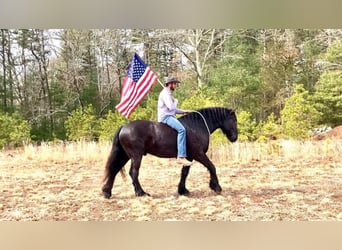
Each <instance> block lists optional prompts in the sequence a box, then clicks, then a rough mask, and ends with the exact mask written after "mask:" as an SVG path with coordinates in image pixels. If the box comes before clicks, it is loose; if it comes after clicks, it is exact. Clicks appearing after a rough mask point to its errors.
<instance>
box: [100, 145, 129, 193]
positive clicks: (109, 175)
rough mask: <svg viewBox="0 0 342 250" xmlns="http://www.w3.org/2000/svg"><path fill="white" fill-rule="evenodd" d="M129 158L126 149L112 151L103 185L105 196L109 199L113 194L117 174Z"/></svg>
mask: <svg viewBox="0 0 342 250" xmlns="http://www.w3.org/2000/svg"><path fill="white" fill-rule="evenodd" d="M128 160H129V158H128V156H127V155H126V153H125V152H124V151H119V150H117V151H114V152H111V154H110V156H109V158H108V160H107V163H106V169H105V177H104V181H105V184H104V185H103V187H102V193H103V195H104V197H105V198H107V199H109V198H110V197H111V196H112V188H113V185H114V180H115V176H116V175H117V174H118V173H119V171H120V170H121V169H122V168H123V167H124V166H125V164H126V163H127V162H128Z"/></svg>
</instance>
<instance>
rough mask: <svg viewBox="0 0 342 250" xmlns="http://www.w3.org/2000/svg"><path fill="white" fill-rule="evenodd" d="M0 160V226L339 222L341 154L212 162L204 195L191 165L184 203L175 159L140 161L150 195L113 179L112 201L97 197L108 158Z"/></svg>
mask: <svg viewBox="0 0 342 250" xmlns="http://www.w3.org/2000/svg"><path fill="white" fill-rule="evenodd" d="M0 156H1V157H0V173H1V177H0V178H1V183H0V220H2V221H37V220H38V221H42V220H43V221H174V220H177V221H178V220H179V221H282V220H285V221H330V220H334V221H335V220H342V206H341V204H342V160H341V155H336V157H334V156H329V157H322V156H321V155H316V156H314V157H312V158H300V157H299V158H298V159H292V160H289V159H285V158H282V157H274V158H272V159H267V160H263V159H262V160H251V161H249V162H244V163H238V162H232V163H230V162H225V163H222V162H221V163H219V164H218V163H215V161H214V160H213V162H214V164H215V165H216V169H217V175H218V178H219V181H220V184H221V187H222V189H223V191H222V193H221V194H220V195H217V194H215V193H214V192H213V191H212V190H210V189H209V185H208V184H209V174H208V172H207V171H206V169H205V168H204V167H203V166H202V165H200V164H198V163H196V164H194V165H193V166H192V168H191V170H190V174H189V176H188V179H187V188H188V189H189V190H190V192H191V194H190V196H189V197H183V196H179V195H178V194H177V185H178V182H179V178H180V171H181V168H180V167H179V166H176V165H175V164H174V160H172V159H160V158H156V157H153V156H146V157H145V158H144V159H143V163H142V167H141V171H140V182H141V184H142V186H143V188H144V190H145V191H146V192H148V193H150V194H151V196H150V197H135V196H134V192H133V187H132V184H131V180H130V177H129V176H127V180H126V181H125V180H123V178H122V177H121V176H120V175H118V176H117V178H116V181H115V184H114V189H113V196H112V197H111V198H110V199H105V198H103V196H102V194H101V186H102V182H101V180H102V174H103V170H104V163H105V160H106V157H107V155H104V156H103V157H102V158H99V159H95V160H92V161H89V160H86V161H83V160H82V159H81V158H74V159H62V158H61V159H62V160H41V159H38V158H37V159H36V158H35V157H34V156H33V157H21V156H20V154H15V153H9V152H2V153H1V155H0ZM218 157H219V156H216V157H214V158H215V159H217V158H218ZM126 170H127V172H128V165H126Z"/></svg>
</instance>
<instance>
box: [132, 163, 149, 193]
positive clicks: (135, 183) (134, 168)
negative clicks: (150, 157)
mask: <svg viewBox="0 0 342 250" xmlns="http://www.w3.org/2000/svg"><path fill="white" fill-rule="evenodd" d="M141 160H142V156H137V157H132V158H131V168H130V170H129V175H130V176H131V178H132V183H133V186H134V191H135V195H136V196H145V195H148V196H150V195H149V194H148V193H146V192H145V191H144V190H143V189H142V187H141V185H140V182H139V168H140V165H141Z"/></svg>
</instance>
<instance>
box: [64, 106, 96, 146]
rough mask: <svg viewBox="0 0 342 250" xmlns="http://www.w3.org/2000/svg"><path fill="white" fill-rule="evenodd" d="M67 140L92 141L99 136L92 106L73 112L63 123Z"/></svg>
mask: <svg viewBox="0 0 342 250" xmlns="http://www.w3.org/2000/svg"><path fill="white" fill-rule="evenodd" d="M64 125H65V128H66V130H67V137H68V139H69V140H75V141H77V140H81V139H83V140H94V139H97V138H98V134H99V120H97V118H96V116H95V114H94V109H93V107H92V105H89V106H87V107H86V108H84V109H77V110H74V111H73V112H72V113H71V115H69V116H68V118H67V119H66V121H65V123H64Z"/></svg>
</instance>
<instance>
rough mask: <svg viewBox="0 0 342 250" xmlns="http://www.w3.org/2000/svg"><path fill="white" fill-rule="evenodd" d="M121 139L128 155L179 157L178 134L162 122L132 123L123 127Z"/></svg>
mask: <svg viewBox="0 0 342 250" xmlns="http://www.w3.org/2000/svg"><path fill="white" fill-rule="evenodd" d="M119 139H120V143H121V145H122V146H123V147H124V149H125V151H126V152H127V153H128V154H146V153H149V154H152V155H156V156H159V157H175V156H176V155H177V144H176V142H177V132H176V131H175V130H174V129H172V128H170V127H169V126H167V125H165V124H163V123H160V122H152V121H148V120H135V121H132V122H130V123H128V124H126V125H125V126H123V127H122V129H121V131H120V135H119Z"/></svg>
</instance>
